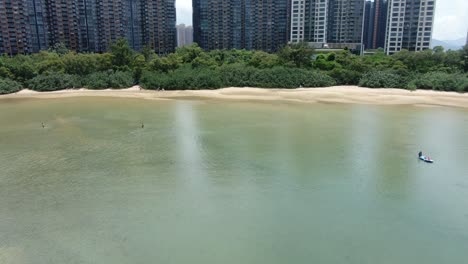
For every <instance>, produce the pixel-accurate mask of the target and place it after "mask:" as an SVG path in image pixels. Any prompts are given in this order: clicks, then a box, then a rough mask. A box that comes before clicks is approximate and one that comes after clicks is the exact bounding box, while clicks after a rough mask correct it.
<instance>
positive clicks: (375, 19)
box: [364, 0, 387, 49]
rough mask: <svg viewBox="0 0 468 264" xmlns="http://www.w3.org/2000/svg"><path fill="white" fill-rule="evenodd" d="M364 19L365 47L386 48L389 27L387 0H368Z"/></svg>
mask: <svg viewBox="0 0 468 264" xmlns="http://www.w3.org/2000/svg"><path fill="white" fill-rule="evenodd" d="M364 20H365V21H364V47H365V49H378V48H384V46H385V31H386V28H387V0H374V1H370V0H367V1H366V9H365V15H364Z"/></svg>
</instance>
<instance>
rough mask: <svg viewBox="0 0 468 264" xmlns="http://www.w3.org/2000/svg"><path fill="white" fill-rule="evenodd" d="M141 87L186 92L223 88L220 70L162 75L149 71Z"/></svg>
mask: <svg viewBox="0 0 468 264" xmlns="http://www.w3.org/2000/svg"><path fill="white" fill-rule="evenodd" d="M140 83H141V85H142V86H143V87H144V88H146V89H165V90H185V89H194V90H198V89H215V88H220V87H222V83H221V79H220V78H219V74H218V70H214V69H210V68H197V69H191V68H190V67H183V68H179V69H177V70H175V71H172V72H168V73H162V72H150V71H147V72H145V73H144V74H143V76H142V78H141V82H140Z"/></svg>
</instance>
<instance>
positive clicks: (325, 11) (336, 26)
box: [290, 0, 365, 48]
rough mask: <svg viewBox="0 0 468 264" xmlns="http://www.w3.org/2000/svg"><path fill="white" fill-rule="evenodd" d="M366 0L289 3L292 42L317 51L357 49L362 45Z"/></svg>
mask: <svg viewBox="0 0 468 264" xmlns="http://www.w3.org/2000/svg"><path fill="white" fill-rule="evenodd" d="M364 6H365V0H291V30H290V31H291V36H290V41H291V42H293V43H294V42H300V41H305V42H308V43H309V44H310V45H312V46H314V47H316V48H322V47H324V46H325V44H327V45H328V46H329V47H336V48H344V47H348V48H356V47H358V46H359V45H360V44H361V42H362V28H363V27H362V25H363V16H364Z"/></svg>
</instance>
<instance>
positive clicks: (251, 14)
mask: <svg viewBox="0 0 468 264" xmlns="http://www.w3.org/2000/svg"><path fill="white" fill-rule="evenodd" d="M192 3H193V30H194V41H195V42H196V43H198V44H199V45H200V47H202V48H203V49H206V50H213V49H231V48H236V49H249V50H250V49H256V50H264V51H275V50H277V49H278V48H279V47H281V46H282V45H285V44H286V43H287V42H288V39H289V21H290V20H289V17H290V6H291V5H290V4H291V2H290V0H264V1H255V0H194V1H193V2H192Z"/></svg>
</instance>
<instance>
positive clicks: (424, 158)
mask: <svg viewBox="0 0 468 264" xmlns="http://www.w3.org/2000/svg"><path fill="white" fill-rule="evenodd" d="M419 159H420V160H422V161H424V162H427V163H434V160H432V159H431V158H429V157H426V156H424V155H421V156H420V157H419Z"/></svg>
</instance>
